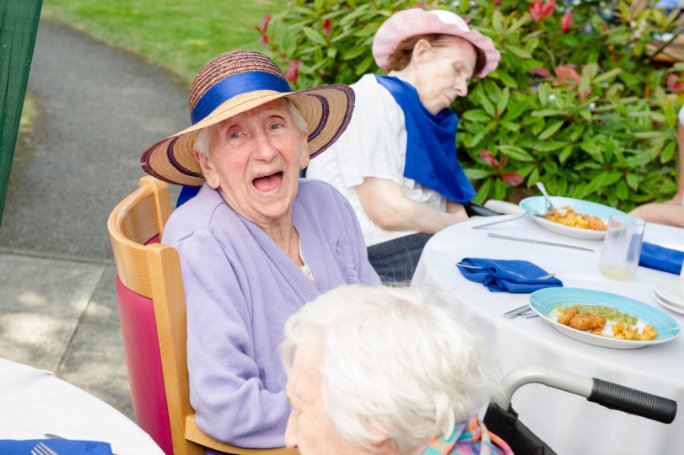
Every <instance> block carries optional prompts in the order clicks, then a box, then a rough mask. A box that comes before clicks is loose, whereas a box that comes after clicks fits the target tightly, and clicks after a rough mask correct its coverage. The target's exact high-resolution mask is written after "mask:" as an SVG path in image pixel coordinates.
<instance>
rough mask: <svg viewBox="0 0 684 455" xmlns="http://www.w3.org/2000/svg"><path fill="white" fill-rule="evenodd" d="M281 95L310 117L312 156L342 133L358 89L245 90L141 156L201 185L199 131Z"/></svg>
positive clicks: (166, 174) (159, 170)
mask: <svg viewBox="0 0 684 455" xmlns="http://www.w3.org/2000/svg"><path fill="white" fill-rule="evenodd" d="M280 98H287V99H289V100H291V101H292V102H293V103H294V104H295V106H296V107H297V110H298V111H299V112H300V113H301V115H302V117H303V118H304V120H305V121H306V123H307V125H308V151H309V154H310V155H311V156H315V155H316V154H318V153H320V152H322V151H323V150H325V149H326V148H327V147H328V146H329V145H330V144H332V143H333V142H334V141H335V140H336V139H337V138H338V137H339V135H340V134H342V132H343V131H344V129H345V128H346V126H347V124H348V123H349V120H350V118H351V112H352V109H353V106H354V92H353V91H352V90H351V89H350V88H349V87H347V86H345V85H327V86H321V87H315V88H311V89H305V90H300V91H298V92H275V91H272V90H258V91H253V92H248V93H243V94H240V95H237V96H234V97H232V98H230V99H229V100H227V101H224V102H223V103H222V104H220V105H219V106H217V107H216V108H215V109H214V110H213V111H212V112H211V113H209V114H208V115H207V116H205V117H204V118H202V119H201V120H200V121H199V122H197V123H196V124H194V125H192V126H191V127H189V128H186V129H184V130H183V131H180V132H178V133H176V134H174V135H172V136H169V137H167V138H165V139H162V140H161V141H159V142H157V143H155V144H153V145H152V146H150V147H149V148H148V149H147V150H146V151H145V152H144V153H143V155H142V157H141V161H142V163H143V169H144V170H145V172H147V173H148V174H150V175H153V176H155V177H157V178H159V179H161V180H164V181H167V182H170V183H177V184H181V185H189V186H198V185H201V184H202V182H203V181H204V178H203V177H202V174H201V171H200V167H199V164H198V163H197V161H196V160H195V157H194V155H193V153H192V151H193V146H194V143H195V139H196V138H197V134H198V133H199V131H200V130H201V129H203V128H207V127H209V126H212V125H215V124H217V123H220V122H222V121H223V120H226V119H228V118H231V117H234V116H236V115H238V114H241V113H243V112H246V111H249V110H250V109H254V108H256V107H258V106H261V105H263V104H266V103H268V102H271V101H273V100H276V99H280Z"/></svg>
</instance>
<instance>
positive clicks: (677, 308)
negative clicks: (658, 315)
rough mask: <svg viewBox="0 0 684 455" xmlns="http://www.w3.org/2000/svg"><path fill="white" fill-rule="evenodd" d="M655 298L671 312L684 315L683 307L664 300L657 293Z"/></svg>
mask: <svg viewBox="0 0 684 455" xmlns="http://www.w3.org/2000/svg"><path fill="white" fill-rule="evenodd" d="M655 300H656V302H658V303H659V304H660V305H662V306H664V307H665V308H667V309H668V310H670V311H672V312H673V313H677V314H681V315H682V316H684V307H680V306H675V305H672V304H671V303H669V302H667V301H666V300H663V299H661V298H660V297H658V296H657V295H656V298H655Z"/></svg>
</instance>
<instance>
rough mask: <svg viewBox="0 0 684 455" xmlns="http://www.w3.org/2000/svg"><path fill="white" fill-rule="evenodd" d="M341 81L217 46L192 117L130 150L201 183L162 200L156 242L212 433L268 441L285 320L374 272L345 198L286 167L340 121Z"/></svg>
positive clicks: (275, 413) (193, 396)
mask: <svg viewBox="0 0 684 455" xmlns="http://www.w3.org/2000/svg"><path fill="white" fill-rule="evenodd" d="M350 92H351V90H350V89H349V88H348V87H346V86H340V85H333V86H321V87H316V88H310V89H306V90H300V91H298V92H292V91H291V89H290V86H289V85H288V83H287V80H286V79H285V77H284V76H283V74H282V72H281V71H280V68H278V66H277V65H276V64H275V62H273V61H272V60H271V59H270V58H268V57H266V56H265V55H262V54H260V53H258V52H253V51H246V50H237V51H231V52H226V53H223V54H221V55H219V56H217V57H215V58H213V59H212V60H210V61H209V62H208V63H207V64H206V65H205V66H204V67H203V68H202V69H200V71H199V72H198V73H197V75H196V76H195V79H194V80H193V83H192V85H191V87H190V97H189V98H190V112H191V119H192V123H193V125H192V126H191V127H189V128H187V129H185V130H183V131H181V132H178V133H176V134H174V135H172V136H169V137H167V138H164V139H162V140H161V141H159V142H157V143H155V144H153V145H152V146H151V147H149V148H148V149H147V150H146V151H145V153H144V154H143V156H142V161H143V168H144V169H145V171H146V172H148V173H149V174H151V175H153V176H156V177H158V178H161V179H163V180H165V181H167V182H171V183H177V184H181V185H191V186H192V185H194V186H201V189H200V190H199V193H198V194H197V195H196V196H195V197H193V198H192V199H190V200H189V201H188V202H186V203H185V204H183V205H182V206H181V207H179V208H178V209H177V210H175V211H174V212H173V213H172V215H171V217H170V218H169V220H168V222H167V224H166V226H165V227H164V235H163V238H162V242H163V243H165V244H167V245H171V246H174V247H175V248H176V249H177V250H178V254H179V256H180V262H181V267H182V271H183V283H184V286H185V294H186V300H187V315H188V316H187V319H188V324H187V325H188V342H187V346H188V373H189V379H190V402H191V403H192V406H193V408H194V409H195V410H196V412H197V424H198V425H199V426H200V428H202V429H203V430H204V431H205V432H206V433H208V434H210V435H211V436H213V437H215V438H217V439H219V440H222V441H227V442H230V443H233V444H236V445H240V446H244V447H262V448H267V447H277V446H282V445H283V443H284V441H283V433H284V432H285V426H286V422H287V416H288V415H289V413H290V407H289V404H288V401H287V398H286V397H285V382H286V379H287V378H286V376H285V372H284V370H283V367H282V364H281V363H280V359H279V358H278V353H277V348H278V345H279V344H280V342H281V341H282V339H283V333H282V328H283V325H284V324H285V321H286V320H287V318H288V317H289V316H290V315H291V314H292V313H294V312H295V311H296V310H297V309H298V308H299V307H300V306H302V305H304V303H306V302H308V301H310V300H312V299H314V298H315V297H317V296H318V295H320V294H321V293H323V292H325V291H328V290H330V289H333V288H335V287H337V286H340V285H343V284H352V283H364V284H377V283H379V282H380V280H379V278H378V276H377V274H376V273H375V272H374V271H373V269H372V267H371V266H370V264H369V263H368V258H367V253H366V248H365V245H364V243H363V238H362V236H361V231H360V228H359V226H358V222H357V220H356V217H355V216H354V212H353V211H352V209H351V207H349V203H348V202H347V201H346V199H344V197H342V195H340V194H339V193H338V192H337V191H336V190H335V189H334V188H333V187H331V186H330V185H328V184H326V183H324V182H313V181H306V180H301V181H300V179H299V174H300V171H301V170H302V169H303V168H304V167H306V165H307V164H308V163H309V157H310V156H312V155H314V154H316V153H320V152H322V151H323V150H325V148H326V147H328V146H329V145H330V144H331V143H332V142H334V140H335V138H337V136H338V135H339V134H340V133H341V132H342V131H343V130H344V128H345V127H346V125H347V122H348V120H349V116H350V115H351V110H352V106H353V93H350Z"/></svg>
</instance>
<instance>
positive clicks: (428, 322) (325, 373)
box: [280, 285, 512, 455]
mask: <svg viewBox="0 0 684 455" xmlns="http://www.w3.org/2000/svg"><path fill="white" fill-rule="evenodd" d="M442 299H443V297H441V296H439V295H437V294H432V293H430V292H427V291H425V290H421V289H418V288H390V287H382V286H376V287H367V286H359V285H354V286H343V287H340V288H337V289H335V290H332V291H330V292H328V293H326V294H323V295H321V296H319V297H318V298H317V299H316V300H314V301H312V302H310V303H307V304H306V305H304V306H303V307H302V308H301V309H300V310H299V311H297V313H295V314H294V315H293V316H291V317H290V319H289V320H288V321H287V323H286V325H285V337H286V339H285V341H284V342H283V344H282V345H281V348H280V354H281V359H282V360H283V363H284V364H285V369H286V371H288V376H289V379H288V383H287V395H288V398H289V400H290V402H291V404H292V414H291V415H290V419H289V421H288V426H287V432H286V434H285V442H286V444H287V445H288V446H289V447H292V448H296V449H298V450H299V451H300V453H302V454H303V455H309V454H330V455H336V454H340V455H341V454H345V455H363V454H385V455H414V454H435V455H436V454H461V453H463V454H475V453H491V454H501V453H503V454H511V453H512V452H511V450H510V448H509V447H508V445H507V444H506V443H505V442H503V441H502V440H501V439H500V438H498V437H497V436H496V435H494V434H491V433H490V432H488V431H487V429H486V428H485V427H484V425H483V424H482V423H480V422H479V420H478V418H477V415H476V414H475V410H476V408H477V407H478V406H479V405H482V404H484V403H486V402H487V401H488V399H489V398H490V396H491V394H492V393H494V391H495V390H496V387H497V386H496V383H495V381H494V365H493V361H492V359H491V358H490V357H489V356H488V355H487V353H486V352H485V350H484V349H483V341H482V340H481V339H480V338H478V337H476V336H475V335H473V334H472V333H471V332H470V331H468V330H467V329H466V328H465V327H464V326H463V325H462V324H460V323H458V322H457V321H456V320H455V319H454V318H453V317H452V316H451V315H450V314H449V312H448V311H446V310H445V309H444V308H443V307H444V301H443V300H442ZM441 307H442V308H441ZM469 450H470V451H469ZM487 450H488V451H487Z"/></svg>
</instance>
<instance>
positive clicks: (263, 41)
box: [254, 14, 271, 46]
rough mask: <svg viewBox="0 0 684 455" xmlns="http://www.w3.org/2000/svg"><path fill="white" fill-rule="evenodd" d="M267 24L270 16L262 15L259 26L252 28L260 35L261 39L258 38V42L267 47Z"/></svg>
mask: <svg viewBox="0 0 684 455" xmlns="http://www.w3.org/2000/svg"><path fill="white" fill-rule="evenodd" d="M269 22H271V15H270V14H264V16H263V17H262V18H261V26H259V27H256V26H255V27H254V28H255V29H256V31H257V32H259V34H260V35H261V37H260V38H259V42H260V43H261V44H263V45H264V46H267V45H268V33H266V30H267V29H268V23H269Z"/></svg>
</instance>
